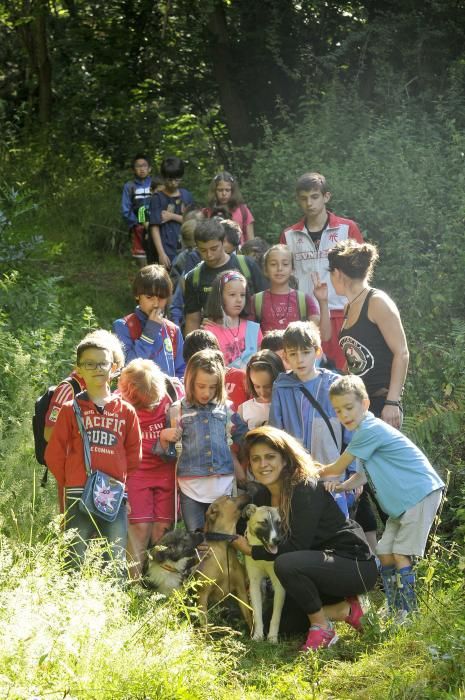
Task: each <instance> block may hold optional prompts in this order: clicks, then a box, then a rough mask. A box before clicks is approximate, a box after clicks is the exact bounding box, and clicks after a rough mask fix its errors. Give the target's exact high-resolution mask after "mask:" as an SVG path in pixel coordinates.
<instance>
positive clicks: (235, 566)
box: [197, 495, 252, 629]
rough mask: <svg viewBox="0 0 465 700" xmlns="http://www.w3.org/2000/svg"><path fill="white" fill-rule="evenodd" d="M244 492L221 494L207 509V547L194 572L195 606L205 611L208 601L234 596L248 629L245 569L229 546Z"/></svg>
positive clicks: (250, 626)
mask: <svg viewBox="0 0 465 700" xmlns="http://www.w3.org/2000/svg"><path fill="white" fill-rule="evenodd" d="M249 500H250V499H249V497H248V496H247V495H244V496H238V497H237V498H230V497H229V496H221V498H218V499H217V500H216V501H214V502H213V503H212V504H211V505H210V507H209V508H208V510H207V513H206V517H205V520H206V522H205V540H206V543H207V544H208V550H207V553H206V555H205V557H204V558H203V559H202V560H201V562H200V564H199V566H198V568H197V572H198V575H199V578H200V580H201V581H203V582H204V583H203V585H202V588H201V589H200V591H199V608H200V610H201V611H202V612H203V613H204V614H205V615H206V614H207V609H208V604H209V603H212V602H218V601H221V600H223V599H224V598H226V597H227V596H229V595H230V596H232V597H234V598H235V599H236V600H237V602H238V604H239V607H240V610H241V613H242V616H243V618H244V620H245V621H246V623H247V625H248V627H249V629H252V611H251V608H250V606H249V605H248V596H247V588H246V585H245V569H244V567H243V566H242V564H241V563H240V562H239V560H238V558H237V553H236V550H235V549H234V548H233V547H232V546H231V542H232V541H233V539H234V535H235V532H236V524H237V521H238V520H239V517H240V515H241V507H242V506H244V505H246V504H247V503H248V501H249Z"/></svg>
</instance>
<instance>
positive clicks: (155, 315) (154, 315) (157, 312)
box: [149, 308, 163, 323]
mask: <svg viewBox="0 0 465 700" xmlns="http://www.w3.org/2000/svg"><path fill="white" fill-rule="evenodd" d="M149 321H155V323H162V322H163V309H160V308H158V309H152V311H151V312H150V313H149Z"/></svg>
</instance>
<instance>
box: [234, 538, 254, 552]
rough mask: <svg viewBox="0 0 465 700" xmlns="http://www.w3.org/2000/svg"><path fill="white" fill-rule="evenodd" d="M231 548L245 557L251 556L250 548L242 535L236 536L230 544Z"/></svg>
mask: <svg viewBox="0 0 465 700" xmlns="http://www.w3.org/2000/svg"><path fill="white" fill-rule="evenodd" d="M232 546H233V547H234V549H237V551H238V552H242V554H245V555H246V556H247V557H251V556H252V547H251V545H250V544H249V543H248V542H247V540H246V538H245V537H243V536H242V535H237V537H236V539H235V540H234V541H233V542H232Z"/></svg>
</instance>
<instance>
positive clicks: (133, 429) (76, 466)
mask: <svg viewBox="0 0 465 700" xmlns="http://www.w3.org/2000/svg"><path fill="white" fill-rule="evenodd" d="M78 403H79V406H80V409H81V413H82V419H83V421H84V426H85V428H86V430H87V434H88V436H89V441H90V445H91V462H92V468H93V469H99V470H101V471H102V472H105V474H108V475H109V476H113V477H114V478H115V479H118V480H119V481H123V482H125V481H126V478H127V476H128V474H129V473H131V472H132V471H134V470H135V469H137V467H138V466H139V461H140V458H141V433H140V428H139V421H138V419H137V415H136V412H135V410H134V408H133V407H132V406H130V405H129V404H128V403H127V402H126V401H123V399H121V398H120V397H118V396H113V397H112V398H111V399H110V401H108V403H106V404H105V407H104V408H103V410H101V411H99V409H98V408H97V407H96V405H95V404H94V403H93V401H90V400H89V398H88V397H87V394H86V393H83V394H81V395H80V397H79V399H78ZM45 459H46V461H47V466H48V468H49V469H50V471H51V472H52V474H53V475H54V477H55V478H56V480H57V482H58V484H59V485H60V486H62V487H71V486H75V487H81V486H84V484H85V482H86V478H87V475H86V468H85V463H84V448H83V444H82V438H81V435H80V433H79V428H78V424H77V421H76V416H75V415H74V410H73V404H72V402H69V403H65V404H64V405H63V407H62V409H61V411H60V414H59V416H58V420H57V422H56V424H55V429H54V431H53V434H52V437H51V438H50V442H49V443H48V445H47V449H46V450H45Z"/></svg>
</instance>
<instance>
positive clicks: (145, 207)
mask: <svg viewBox="0 0 465 700" xmlns="http://www.w3.org/2000/svg"><path fill="white" fill-rule="evenodd" d="M152 185H153V181H152V179H151V180H150V191H151V190H152ZM135 195H136V185H135V184H134V182H131V185H130V187H129V197H130V199H131V203H132V209H133V211H134V213H135V215H136V216H137V220H138V222H139V224H145V222H146V221H148V216H147V214H148V211H149V209H150V202H148V203H147V201H146V202H145V204H138V203H136V198H135ZM151 196H152V192H151V194H150V195H145V197H144V198H143V197H139V199H145V200H147V199H149V197H151Z"/></svg>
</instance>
